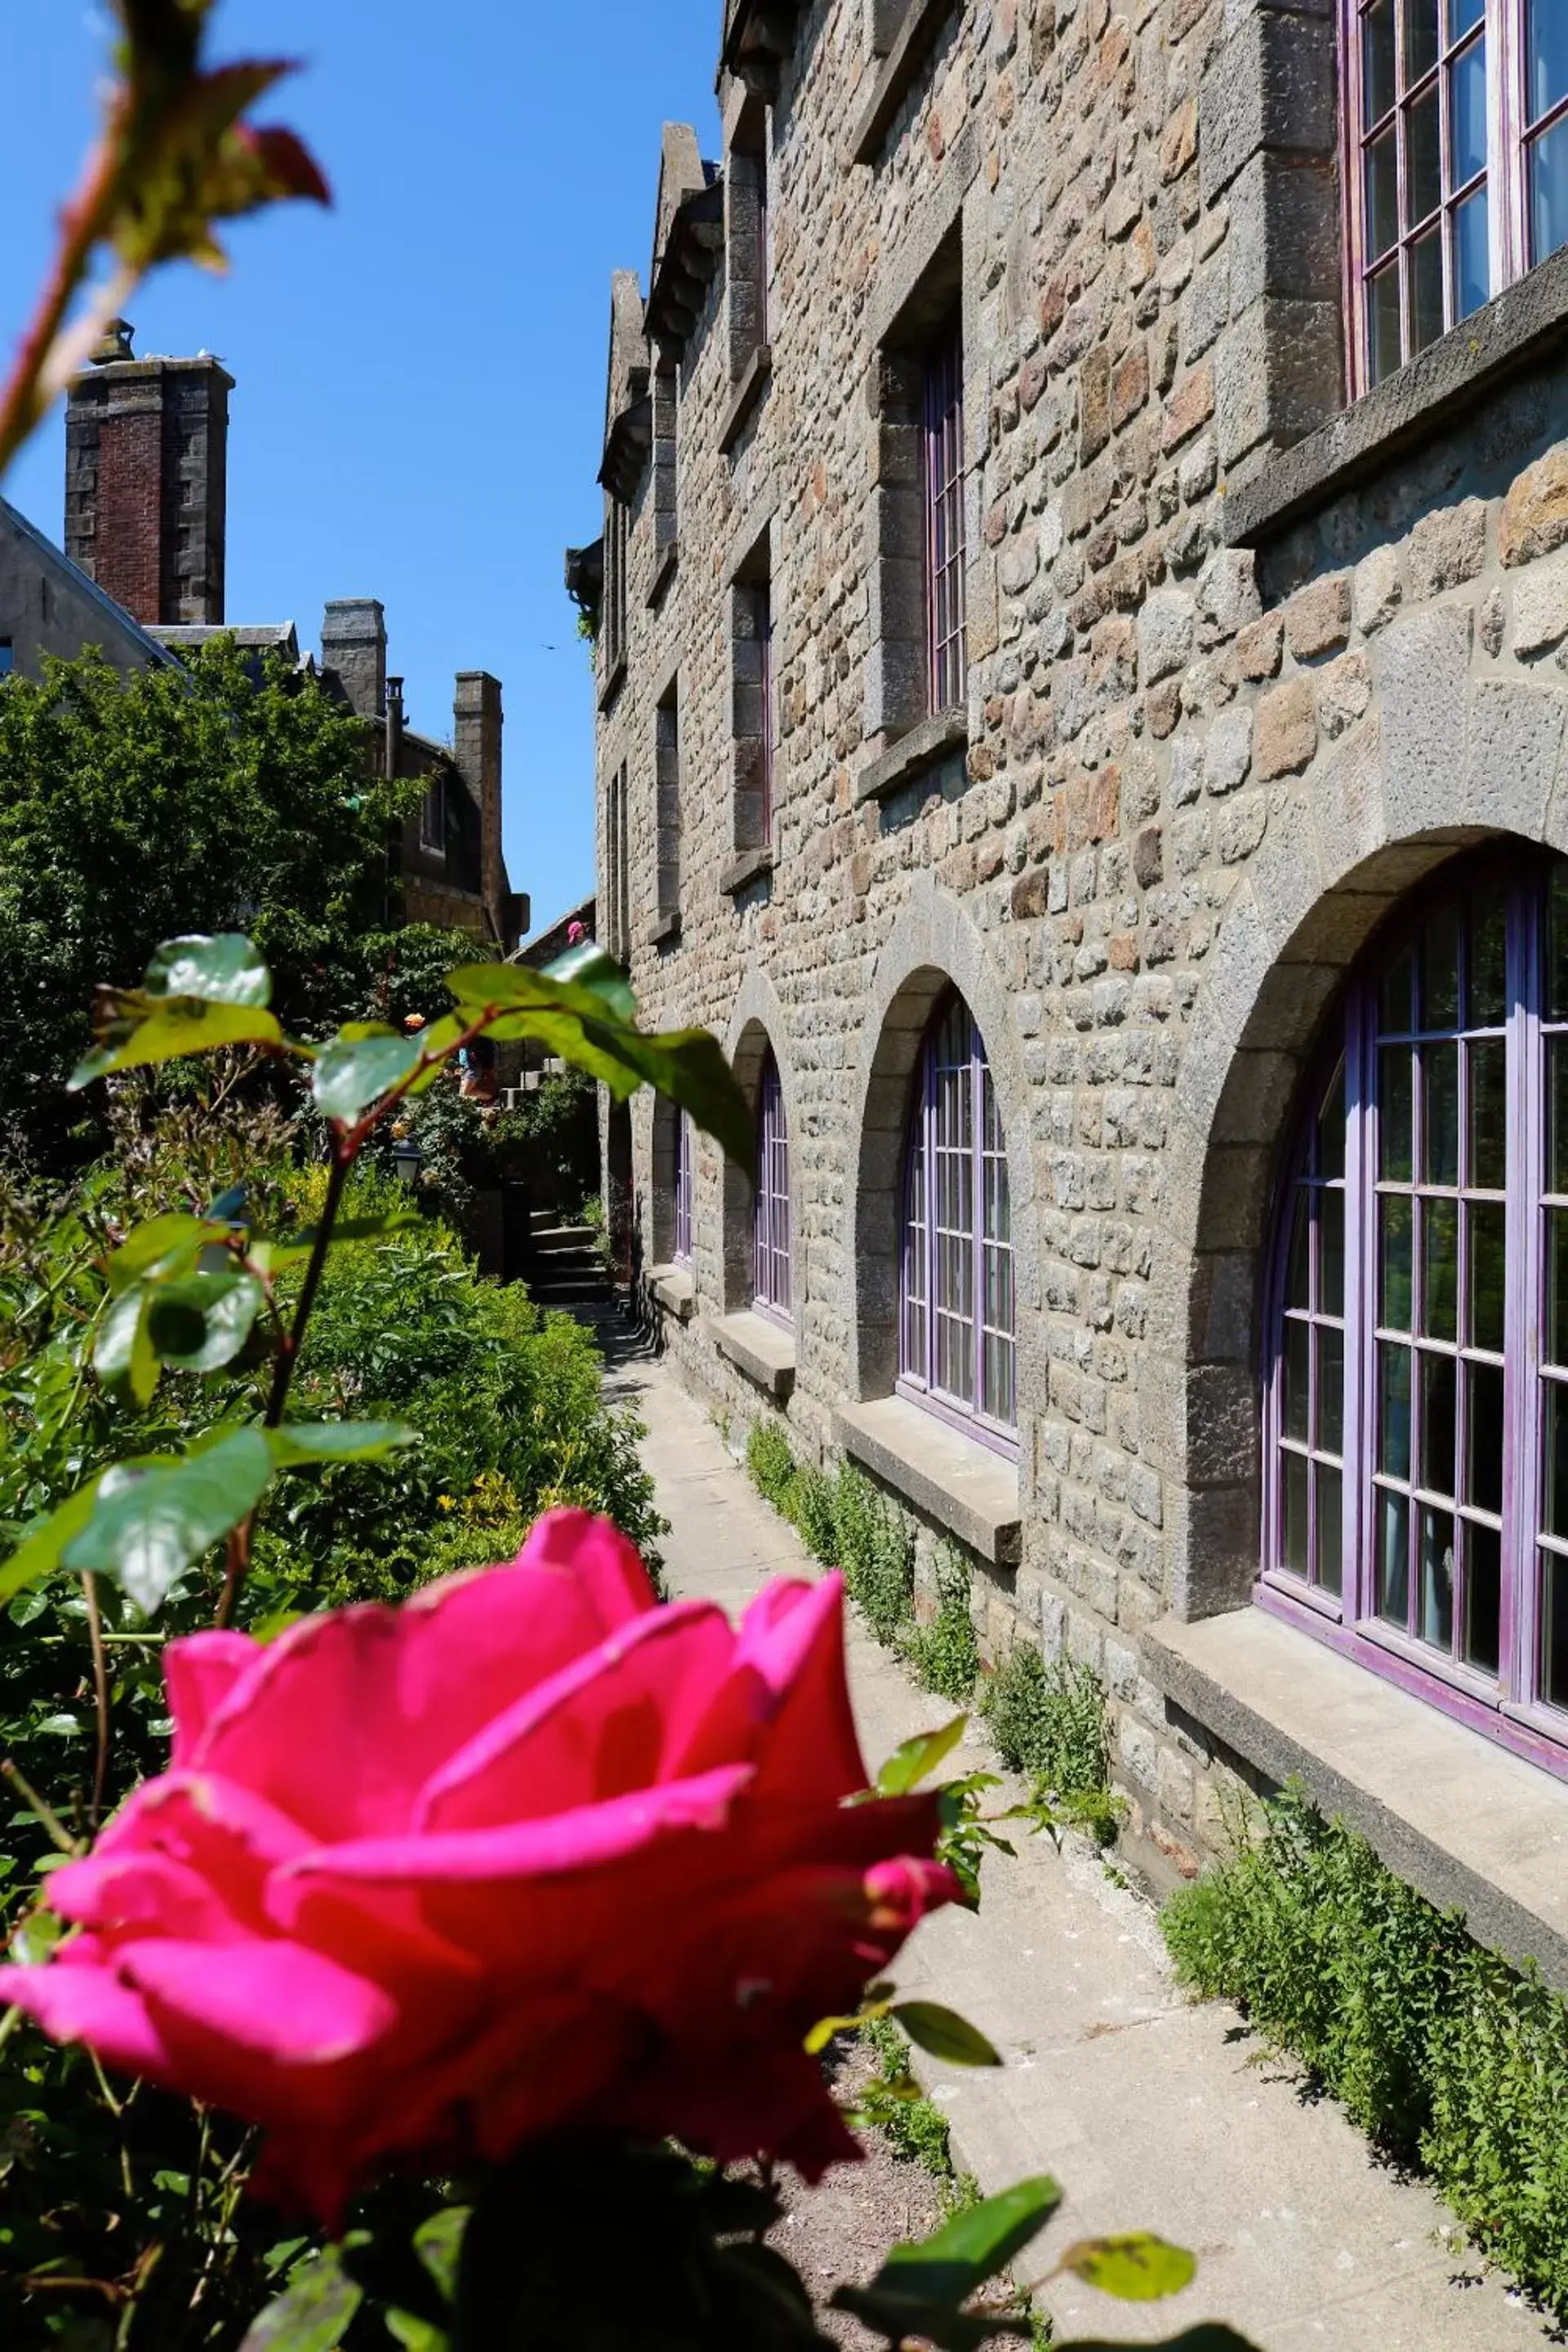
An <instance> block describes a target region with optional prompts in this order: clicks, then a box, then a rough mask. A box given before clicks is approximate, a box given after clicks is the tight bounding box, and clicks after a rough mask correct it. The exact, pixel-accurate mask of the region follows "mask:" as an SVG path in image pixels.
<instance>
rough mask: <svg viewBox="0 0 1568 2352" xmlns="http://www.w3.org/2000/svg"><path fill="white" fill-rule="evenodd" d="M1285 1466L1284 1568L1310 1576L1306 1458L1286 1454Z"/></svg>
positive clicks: (1302, 1455) (1284, 1457)
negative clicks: (1308, 1571) (1308, 1568)
mask: <svg viewBox="0 0 1568 2352" xmlns="http://www.w3.org/2000/svg"><path fill="white" fill-rule="evenodd" d="M1281 1458H1282V1460H1283V1462H1284V1465H1285V1565H1286V1567H1287V1568H1290V1569H1294V1570H1295V1571H1296V1574H1297V1575H1298V1576H1305V1575H1306V1573H1307V1561H1308V1558H1309V1551H1308V1539H1307V1478H1308V1467H1307V1457H1306V1455H1305V1454H1285V1455H1283V1456H1282V1457H1281Z"/></svg>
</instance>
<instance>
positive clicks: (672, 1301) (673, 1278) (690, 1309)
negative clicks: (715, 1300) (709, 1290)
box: [643, 1265, 697, 1323]
mask: <svg viewBox="0 0 1568 2352" xmlns="http://www.w3.org/2000/svg"><path fill="white" fill-rule="evenodd" d="M643 1283H644V1286H645V1287H646V1288H647V1295H648V1297H650V1298H651V1299H652V1300H653V1302H654V1304H655V1306H657V1307H663V1309H664V1311H665V1313H666V1314H667V1315H668V1316H669V1317H671V1318H672V1319H673V1320H674V1321H675V1322H677V1323H689V1322H690V1320H691V1318H692V1317H693V1316H694V1315H695V1314H696V1312H697V1285H696V1283H695V1282H694V1281H693V1280H692V1276H691V1268H690V1267H689V1265H650V1266H649V1267H648V1268H647V1272H646V1273H645V1275H644V1276H643Z"/></svg>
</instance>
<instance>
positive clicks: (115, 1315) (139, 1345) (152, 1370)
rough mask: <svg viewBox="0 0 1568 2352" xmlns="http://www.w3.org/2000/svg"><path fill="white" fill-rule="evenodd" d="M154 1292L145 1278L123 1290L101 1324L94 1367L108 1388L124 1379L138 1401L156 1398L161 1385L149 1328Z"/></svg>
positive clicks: (139, 1402) (156, 1356)
mask: <svg viewBox="0 0 1568 2352" xmlns="http://www.w3.org/2000/svg"><path fill="white" fill-rule="evenodd" d="M152 1303H153V1290H152V1289H151V1287H150V1286H148V1285H147V1284H146V1283H144V1282H138V1283H136V1284H134V1285H133V1286H132V1288H131V1289H129V1290H126V1291H122V1292H121V1296H120V1297H118V1298H117V1299H116V1300H115V1302H114V1304H113V1306H112V1307H110V1310H109V1312H108V1314H107V1315H106V1316H105V1317H104V1318H103V1320H102V1322H101V1323H100V1325H99V1327H98V1337H97V1339H95V1340H94V1341H93V1348H92V1369H93V1370H94V1371H95V1372H96V1373H97V1374H98V1377H99V1379H100V1381H102V1382H103V1384H104V1386H105V1387H106V1388H111V1387H113V1386H114V1384H115V1383H116V1382H117V1381H124V1383H125V1386H126V1388H127V1389H128V1390H129V1391H130V1393H131V1395H132V1398H133V1399H134V1401H135V1402H136V1403H137V1404H139V1405H145V1404H149V1403H151V1402H152V1399H153V1391H155V1390H156V1388H157V1386H158V1351H157V1349H155V1348H154V1347H153V1341H152V1339H151V1337H150V1335H149V1333H148V1329H147V1318H148V1310H149V1308H150V1307H151V1306H152Z"/></svg>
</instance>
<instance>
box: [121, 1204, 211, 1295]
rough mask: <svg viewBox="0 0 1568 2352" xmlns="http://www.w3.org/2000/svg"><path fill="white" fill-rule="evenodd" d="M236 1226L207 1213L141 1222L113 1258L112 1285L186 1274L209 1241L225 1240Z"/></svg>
mask: <svg viewBox="0 0 1568 2352" xmlns="http://www.w3.org/2000/svg"><path fill="white" fill-rule="evenodd" d="M233 1230H234V1228H233V1226H232V1225H227V1224H219V1223H216V1222H215V1221H214V1220H213V1219H211V1218H208V1217H182V1216H168V1217H153V1218H152V1219H150V1220H149V1222H148V1223H146V1224H144V1225H138V1226H137V1228H136V1230H135V1232H134V1233H133V1234H131V1235H130V1236H129V1238H128V1239H126V1240H125V1241H123V1242H121V1244H120V1247H119V1248H118V1249H117V1250H116V1251H115V1253H114V1255H113V1256H112V1257H111V1258H110V1261H109V1286H110V1290H112V1291H116V1292H118V1291H121V1290H124V1289H126V1288H127V1287H128V1286H129V1285H130V1284H132V1282H139V1281H142V1280H144V1279H147V1278H150V1277H154V1276H161V1275H169V1274H184V1272H186V1271H187V1269H188V1268H189V1267H191V1266H194V1265H195V1262H196V1259H197V1258H198V1257H199V1256H200V1255H201V1253H202V1251H203V1250H204V1249H205V1247H206V1246H207V1244H208V1243H209V1242H222V1241H225V1240H226V1239H227V1237H228V1235H229V1234H231V1233H232V1232H233Z"/></svg>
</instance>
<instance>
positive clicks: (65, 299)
mask: <svg viewBox="0 0 1568 2352" xmlns="http://www.w3.org/2000/svg"><path fill="white" fill-rule="evenodd" d="M129 111H130V94H129V92H122V93H121V97H120V100H119V102H118V104H117V105H116V107H115V110H114V112H113V114H112V115H111V117H110V124H109V128H108V130H107V131H105V133H104V136H103V137H102V139H101V140H100V142H99V143H98V145H97V146H96V147H95V148H94V149H93V151H92V153H91V154H90V155H89V158H88V162H87V168H86V170H85V172H84V173H83V174H82V179H81V183H80V185H79V187H78V189H77V192H76V194H75V195H74V196H73V197H72V198H71V200H70V202H69V203H68V205H67V206H66V208H65V210H64V212H63V213H62V214H61V215H60V244H59V250H58V253H57V254H56V256H55V266H54V268H53V270H52V272H51V274H50V276H49V278H48V281H47V284H46V286H45V288H44V290H43V294H42V295H41V297H40V299H39V302H38V307H37V310H36V311H35V313H34V315H33V320H32V324H31V325H30V326H29V327H28V329H27V331H26V334H25V335H24V336H23V338H22V342H21V347H20V349H19V350H18V352H17V353H16V365H15V367H14V368H13V369H12V372H11V377H10V381H9V383H7V385H6V387H5V394H4V396H3V397H0V475H3V474H4V473H5V468H6V467H7V466H8V465H9V464H10V462H11V459H12V458H13V457H15V456H16V452H17V450H18V449H19V448H20V447H21V446H22V443H23V442H24V441H25V440H26V437H27V436H28V434H29V433H31V431H32V430H33V427H34V426H35V425H37V423H38V421H39V419H40V417H41V416H42V415H43V413H44V409H45V406H46V404H47V400H48V398H49V395H50V390H51V386H50V384H49V376H50V373H51V370H50V365H49V362H50V360H51V357H52V356H53V354H54V353H55V351H56V348H57V346H58V341H59V336H60V330H61V328H62V327H63V325H64V323H65V317H66V313H67V311H68V310H69V308H70V305H71V300H72V298H73V296H74V295H75V293H76V290H77V289H78V287H79V285H80V284H81V281H82V279H83V278H84V277H85V276H86V274H87V267H88V263H89V261H90V259H91V257H92V249H93V247H94V246H95V245H97V244H98V242H99V241H100V238H101V237H102V236H103V235H104V233H105V231H106V229H107V227H108V226H109V221H110V215H111V213H112V210H113V205H114V196H115V192H116V189H117V188H118V186H119V183H120V173H121V167H122V148H123V142H124V132H125V130H126V128H127V125H128V119H129ZM123 290H124V289H122V288H121V287H119V286H117V287H116V288H115V289H114V291H115V293H116V294H117V295H118V294H120V293H121V292H122V291H123Z"/></svg>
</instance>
